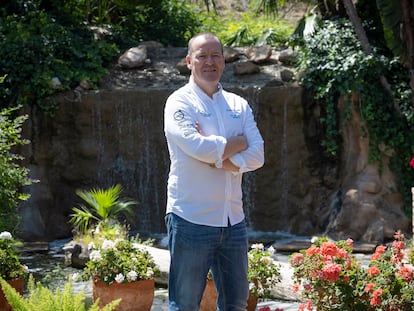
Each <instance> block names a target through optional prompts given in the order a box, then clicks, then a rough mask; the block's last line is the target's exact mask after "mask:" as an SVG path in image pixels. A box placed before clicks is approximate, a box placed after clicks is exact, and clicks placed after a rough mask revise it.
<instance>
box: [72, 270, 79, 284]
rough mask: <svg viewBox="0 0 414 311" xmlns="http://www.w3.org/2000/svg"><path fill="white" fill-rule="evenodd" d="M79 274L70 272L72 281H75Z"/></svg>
mask: <svg viewBox="0 0 414 311" xmlns="http://www.w3.org/2000/svg"><path fill="white" fill-rule="evenodd" d="M79 277H80V274H79V273H78V272H75V273H74V274H72V281H74V282H76V281H78V280H79Z"/></svg>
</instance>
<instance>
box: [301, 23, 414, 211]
mask: <svg viewBox="0 0 414 311" xmlns="http://www.w3.org/2000/svg"><path fill="white" fill-rule="evenodd" d="M365 26H366V27H369V26H368V25H365ZM294 42H295V43H296V44H297V46H299V48H300V49H299V54H300V57H299V59H300V63H299V64H298V68H299V69H300V70H302V71H303V72H305V75H304V76H303V77H302V78H301V81H300V82H301V84H302V85H303V86H304V88H305V89H307V90H309V91H311V92H313V93H314V94H315V98H316V99H318V100H319V102H322V103H323V105H324V107H323V109H322V111H323V112H324V113H323V115H322V116H321V118H320V122H321V123H322V124H323V126H324V128H325V133H324V139H323V142H322V145H323V147H324V150H325V152H326V153H327V154H329V155H331V156H335V157H337V156H338V148H339V147H338V141H340V132H339V124H338V120H337V110H338V107H337V103H338V99H339V97H342V96H345V95H349V94H351V93H352V92H357V93H358V95H359V96H360V107H359V109H360V111H359V113H360V116H361V120H362V121H364V122H366V124H367V130H368V133H367V134H368V135H369V137H370V154H369V161H371V162H373V161H377V160H379V159H381V157H382V155H383V154H384V152H386V151H388V150H390V149H391V150H393V151H394V153H393V157H392V159H391V163H390V167H391V169H393V172H395V173H396V176H397V182H398V187H399V189H395V190H396V191H397V190H399V191H400V192H401V193H403V194H404V198H405V201H406V207H405V208H404V209H405V212H406V214H409V213H410V212H411V208H409V202H411V197H410V195H411V193H409V191H410V189H411V183H412V182H413V171H412V170H411V169H410V167H409V161H410V159H411V158H412V146H414V131H413V110H412V108H411V103H410V98H411V91H410V89H409V86H408V75H407V74H406V71H404V68H403V67H402V66H401V65H400V63H399V61H398V59H396V58H392V57H387V56H385V55H382V54H380V53H379V49H378V50H377V49H375V48H374V53H373V54H372V55H366V54H365V53H364V52H363V50H362V48H361V46H360V43H359V41H358V39H357V37H356V35H355V33H354V30H353V28H352V26H351V24H350V22H349V21H347V20H345V19H336V20H325V21H323V22H322V23H321V25H320V27H319V28H318V29H317V31H316V32H315V33H314V34H313V35H312V36H308V37H306V38H305V39H304V40H298V39H295V40H294ZM381 74H383V75H385V76H386V77H387V79H388V81H390V83H391V85H392V88H393V91H394V94H393V95H394V99H395V100H396V101H397V103H398V104H399V106H400V108H401V111H402V115H400V114H398V113H397V112H396V111H395V110H394V109H393V104H392V99H391V98H390V97H389V96H388V95H387V94H386V92H385V91H384V89H383V88H382V86H381V84H380V81H379V76H380V75H381ZM380 145H385V146H386V148H385V150H384V148H380Z"/></svg>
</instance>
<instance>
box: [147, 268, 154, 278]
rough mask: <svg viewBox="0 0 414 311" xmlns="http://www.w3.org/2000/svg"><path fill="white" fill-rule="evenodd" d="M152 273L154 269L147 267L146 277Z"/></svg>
mask: <svg viewBox="0 0 414 311" xmlns="http://www.w3.org/2000/svg"><path fill="white" fill-rule="evenodd" d="M153 275H154V270H152V268H151V267H149V268H147V277H149V278H151V277H152V276H153Z"/></svg>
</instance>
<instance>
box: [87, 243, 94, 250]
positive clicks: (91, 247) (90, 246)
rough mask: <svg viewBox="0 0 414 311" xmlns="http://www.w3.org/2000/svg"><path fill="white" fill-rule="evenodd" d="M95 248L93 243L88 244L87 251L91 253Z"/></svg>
mask: <svg viewBox="0 0 414 311" xmlns="http://www.w3.org/2000/svg"><path fill="white" fill-rule="evenodd" d="M94 248H95V243H93V242H89V244H88V251H91V250H93V249H94Z"/></svg>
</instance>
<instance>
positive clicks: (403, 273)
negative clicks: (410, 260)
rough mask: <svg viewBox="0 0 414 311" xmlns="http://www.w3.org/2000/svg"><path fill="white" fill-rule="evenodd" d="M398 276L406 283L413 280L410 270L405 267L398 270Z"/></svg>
mask: <svg viewBox="0 0 414 311" xmlns="http://www.w3.org/2000/svg"><path fill="white" fill-rule="evenodd" d="M398 275H399V276H400V277H402V278H403V279H405V281H406V282H410V281H411V279H412V278H413V272H412V271H411V269H410V268H408V267H406V266H402V267H400V270H398Z"/></svg>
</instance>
